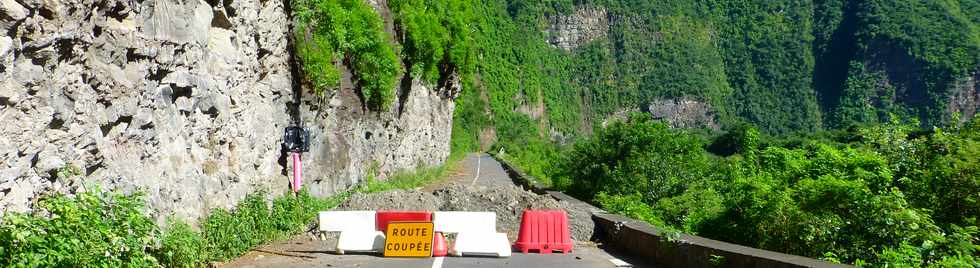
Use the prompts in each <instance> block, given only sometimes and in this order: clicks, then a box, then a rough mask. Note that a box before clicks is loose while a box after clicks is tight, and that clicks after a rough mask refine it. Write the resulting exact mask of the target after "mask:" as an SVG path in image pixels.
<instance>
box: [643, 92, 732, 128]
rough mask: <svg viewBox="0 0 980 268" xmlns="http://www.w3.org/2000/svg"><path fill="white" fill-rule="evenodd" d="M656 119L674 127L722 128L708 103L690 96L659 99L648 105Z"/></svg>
mask: <svg viewBox="0 0 980 268" xmlns="http://www.w3.org/2000/svg"><path fill="white" fill-rule="evenodd" d="M646 108H647V112H649V113H650V115H652V116H653V118H654V119H659V120H663V121H664V122H666V123H667V124H668V125H670V127H674V128H710V129H714V130H718V129H721V127H720V126H719V125H718V123H716V122H715V112H714V110H712V109H711V106H710V105H708V104H707V103H704V102H701V101H697V100H692V99H688V98H678V99H658V100H654V101H651V102H650V104H649V105H647V107H646Z"/></svg>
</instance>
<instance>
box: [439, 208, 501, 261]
mask: <svg viewBox="0 0 980 268" xmlns="http://www.w3.org/2000/svg"><path fill="white" fill-rule="evenodd" d="M433 218H434V219H433V220H434V224H435V229H436V231H437V232H443V233H455V234H456V243H454V244H453V248H452V250H451V253H452V254H453V255H456V256H462V255H463V254H481V255H487V254H489V255H495V256H497V257H507V256H510V253H511V247H510V241H508V240H507V234H504V233H498V232H497V214H494V213H493V212H470V211H437V212H435V213H434V215H433Z"/></svg>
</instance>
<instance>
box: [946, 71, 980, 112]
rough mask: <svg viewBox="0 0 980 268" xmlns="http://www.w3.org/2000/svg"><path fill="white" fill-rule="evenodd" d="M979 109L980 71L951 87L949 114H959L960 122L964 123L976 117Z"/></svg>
mask: <svg viewBox="0 0 980 268" xmlns="http://www.w3.org/2000/svg"><path fill="white" fill-rule="evenodd" d="M978 109H980V71H977V72H974V73H973V75H972V76H970V77H967V78H966V79H963V81H961V82H958V83H957V84H956V86H954V87H953V96H952V97H951V98H950V99H949V113H950V114H956V113H959V114H960V122H957V123H961V124H962V123H966V122H967V121H970V120H971V119H973V117H974V116H976V115H977V112H978Z"/></svg>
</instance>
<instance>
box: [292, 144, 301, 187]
mask: <svg viewBox="0 0 980 268" xmlns="http://www.w3.org/2000/svg"><path fill="white" fill-rule="evenodd" d="M302 185H303V161H302V160H300V157H299V153H297V152H293V193H298V192H299V189H300V187H302Z"/></svg>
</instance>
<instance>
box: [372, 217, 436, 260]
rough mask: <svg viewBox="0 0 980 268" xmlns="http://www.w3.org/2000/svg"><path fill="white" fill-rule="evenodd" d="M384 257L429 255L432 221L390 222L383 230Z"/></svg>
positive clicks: (430, 250)
mask: <svg viewBox="0 0 980 268" xmlns="http://www.w3.org/2000/svg"><path fill="white" fill-rule="evenodd" d="M384 252H385V257H431V256H432V222H392V223H389V224H388V230H386V231H385V250H384Z"/></svg>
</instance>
